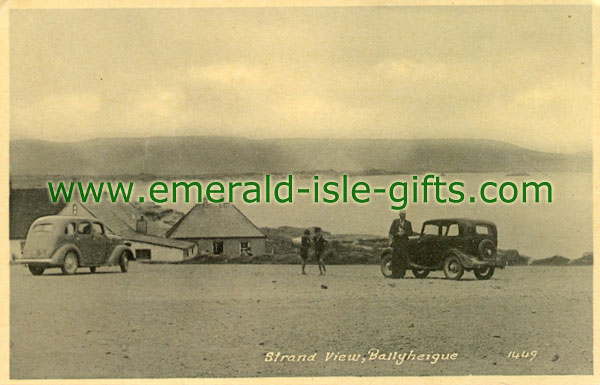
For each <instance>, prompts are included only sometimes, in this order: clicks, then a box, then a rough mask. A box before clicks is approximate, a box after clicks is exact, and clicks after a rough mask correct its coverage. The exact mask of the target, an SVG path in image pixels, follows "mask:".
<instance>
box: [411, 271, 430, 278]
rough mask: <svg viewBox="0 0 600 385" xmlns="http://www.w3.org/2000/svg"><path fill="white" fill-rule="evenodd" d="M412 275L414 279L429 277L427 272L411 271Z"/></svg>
mask: <svg viewBox="0 0 600 385" xmlns="http://www.w3.org/2000/svg"><path fill="white" fill-rule="evenodd" d="M412 273H413V275H414V276H415V278H427V276H428V275H429V270H417V269H412Z"/></svg>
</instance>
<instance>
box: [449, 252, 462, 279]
mask: <svg viewBox="0 0 600 385" xmlns="http://www.w3.org/2000/svg"><path fill="white" fill-rule="evenodd" d="M464 272H465V268H464V267H463V265H462V263H461V262H460V259H459V258H458V257H457V256H456V255H453V254H452V255H449V256H448V257H447V258H446V259H445V260H444V275H445V276H446V278H448V279H453V280H455V281H458V280H459V279H460V278H461V277H462V276H463V274H464Z"/></svg>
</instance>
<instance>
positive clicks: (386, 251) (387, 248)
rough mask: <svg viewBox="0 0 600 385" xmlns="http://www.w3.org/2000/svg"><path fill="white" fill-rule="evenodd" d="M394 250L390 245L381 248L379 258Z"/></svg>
mask: <svg viewBox="0 0 600 385" xmlns="http://www.w3.org/2000/svg"><path fill="white" fill-rule="evenodd" d="M393 251H394V250H393V249H392V248H391V247H386V248H385V249H383V251H382V252H381V255H380V256H379V258H380V259H383V258H384V257H386V256H388V255H390V254H391V253H392V252H393Z"/></svg>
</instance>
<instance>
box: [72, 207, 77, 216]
mask: <svg viewBox="0 0 600 385" xmlns="http://www.w3.org/2000/svg"><path fill="white" fill-rule="evenodd" d="M73 215H77V205H73Z"/></svg>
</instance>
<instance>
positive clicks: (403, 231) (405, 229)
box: [389, 211, 412, 268]
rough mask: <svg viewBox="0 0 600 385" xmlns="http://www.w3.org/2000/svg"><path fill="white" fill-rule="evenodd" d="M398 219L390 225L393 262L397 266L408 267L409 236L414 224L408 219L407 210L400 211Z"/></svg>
mask: <svg viewBox="0 0 600 385" xmlns="http://www.w3.org/2000/svg"><path fill="white" fill-rule="evenodd" d="M399 216H400V217H399V218H398V219H394V220H393V221H392V225H391V226H390V234H389V237H390V246H391V247H392V249H393V250H394V252H393V259H392V263H393V265H395V266H398V265H399V266H401V267H402V268H406V263H407V257H408V256H407V251H408V250H407V249H408V236H409V235H411V234H412V224H411V223H410V221H408V220H406V212H404V211H400V214H399Z"/></svg>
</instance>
